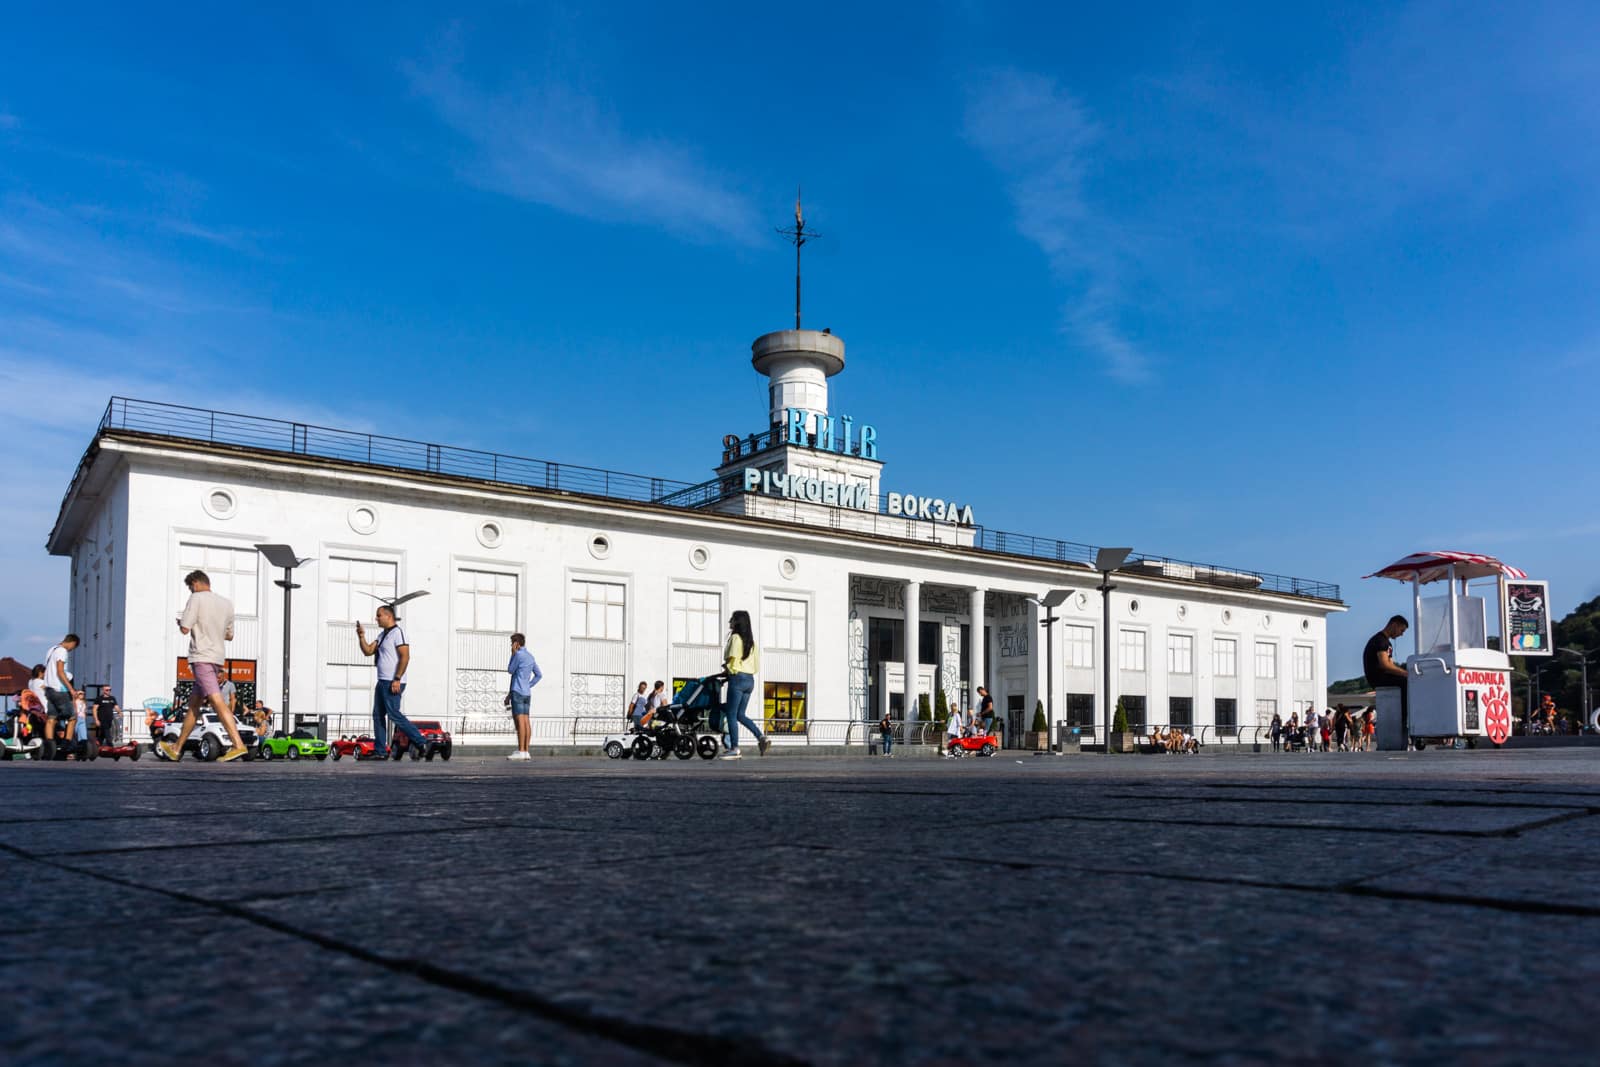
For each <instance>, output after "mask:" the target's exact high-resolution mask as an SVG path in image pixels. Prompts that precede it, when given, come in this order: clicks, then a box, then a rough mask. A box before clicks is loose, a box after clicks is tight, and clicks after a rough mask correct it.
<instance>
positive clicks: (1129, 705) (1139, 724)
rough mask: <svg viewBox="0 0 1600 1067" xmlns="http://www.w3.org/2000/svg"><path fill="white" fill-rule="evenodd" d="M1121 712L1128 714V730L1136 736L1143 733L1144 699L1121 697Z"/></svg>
mask: <svg viewBox="0 0 1600 1067" xmlns="http://www.w3.org/2000/svg"><path fill="white" fill-rule="evenodd" d="M1122 710H1123V711H1125V712H1127V713H1128V729H1130V730H1132V731H1133V732H1134V733H1136V734H1142V733H1144V724H1145V719H1144V697H1136V696H1125V697H1123V698H1122Z"/></svg>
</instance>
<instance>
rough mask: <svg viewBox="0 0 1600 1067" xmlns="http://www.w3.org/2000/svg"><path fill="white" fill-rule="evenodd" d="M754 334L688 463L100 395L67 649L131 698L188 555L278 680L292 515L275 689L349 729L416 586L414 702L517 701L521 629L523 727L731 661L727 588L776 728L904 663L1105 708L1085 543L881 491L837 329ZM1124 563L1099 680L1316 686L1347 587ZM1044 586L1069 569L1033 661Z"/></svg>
mask: <svg viewBox="0 0 1600 1067" xmlns="http://www.w3.org/2000/svg"><path fill="white" fill-rule="evenodd" d="M752 348H753V363H754V365H755V368H756V369H757V370H758V371H760V372H761V373H763V374H765V375H766V376H767V377H768V379H769V392H768V397H769V416H768V418H767V420H766V422H767V428H766V429H764V430H762V431H761V432H760V433H757V434H754V435H751V436H749V437H744V438H733V437H730V438H727V439H725V440H724V442H723V455H722V462H721V464H720V465H719V467H718V468H717V471H716V475H717V476H716V477H715V478H714V479H712V480H711V481H709V482H706V483H703V484H700V485H686V484H684V483H678V482H671V481H667V480H663V479H654V478H644V477H638V476H631V475H621V474H616V473H611V472H605V471H598V470H593V469H589V468H582V467H572V466H568V465H560V464H554V463H545V462H540V461H533V460H527V459H518V458H513V457H506V456H498V455H492V454H489V453H483V452H475V451H469V450H462V449H454V448H449V447H445V446H439V445H430V444H423V443H418V442H410V441H400V440H395V439H392V438H381V437H373V436H369V435H366V434H356V433H348V432H342V431H336V430H327V429H322V428H318V427H312V426H306V425H302V424H298V423H289V422H282V421H278V420H272V419H258V418H252V417H245V416H236V415H227V414H222V413H213V412H209V411H200V410H196V409H189V408H178V407H173V406H170V405H163V404H152V403H146V402H141V401H135V400H123V399H120V398H119V399H114V400H112V401H111V403H110V405H109V407H108V409H107V414H106V417H105V419H104V420H103V422H102V424H101V428H100V431H99V433H98V434H97V435H96V437H95V439H94V441H93V442H92V443H91V444H90V446H89V448H88V451H87V452H86V453H85V455H84V457H83V461H82V463H81V464H80V465H79V467H78V470H77V472H76V474H75V476H74V478H73V480H72V484H71V486H70V487H69V488H68V490H67V493H66V497H65V499H64V500H63V502H62V506H61V512H60V515H59V517H58V519H57V521H56V525H55V528H54V530H53V531H52V532H51V535H50V539H49V549H50V551H51V553H53V554H56V555H62V556H70V557H71V559H72V600H71V620H72V621H71V625H72V629H73V630H75V631H76V632H77V633H78V634H79V635H80V636H81V637H82V639H83V645H82V647H81V648H80V649H79V650H78V651H77V652H76V653H75V671H76V674H77V676H78V678H79V679H80V680H83V681H103V682H108V683H110V684H111V685H113V686H115V688H116V691H117V692H118V693H120V694H121V695H122V698H123V701H124V703H125V704H133V703H137V702H139V701H141V700H143V699H145V698H149V697H158V696H170V695H171V693H172V691H173V688H174V685H175V683H176V681H177V680H178V678H179V672H180V668H181V666H182V664H181V658H182V656H183V653H184V651H185V648H186V644H185V640H186V639H184V638H183V637H182V636H181V635H180V634H179V633H178V631H177V629H176V627H175V626H174V625H173V616H174V615H175V614H176V611H177V609H178V608H179V607H180V606H181V605H182V602H183V599H184V597H185V595H186V594H185V590H184V588H183V585H182V583H181V577H182V576H183V575H184V574H185V573H186V572H187V571H189V570H191V569H193V568H195V567H200V568H202V569H204V570H205V571H207V572H208V573H209V574H210V576H211V579H212V583H213V587H214V588H215V589H216V590H217V591H219V592H221V593H223V594H224V595H226V596H228V597H230V598H231V599H232V600H233V601H234V604H235V606H236V608H237V610H238V615H239V625H238V627H237V630H236V634H235V639H234V641H233V643H232V645H231V646H230V654H231V655H232V656H233V657H235V659H236V661H237V674H238V676H239V677H241V678H243V679H247V680H248V679H250V678H254V679H255V680H256V682H257V683H258V685H259V688H260V693H261V696H262V698H263V699H265V700H266V702H267V703H268V704H269V705H270V706H272V707H274V708H276V707H278V706H279V702H280V699H281V697H280V694H281V692H282V685H283V676H282V663H283V658H284V648H283V643H282V642H283V632H284V627H283V616H282V614H281V613H282V611H283V610H284V601H283V594H282V592H281V591H280V590H279V589H277V588H275V587H274V584H273V583H274V582H275V581H276V580H277V579H280V578H281V577H282V572H280V571H277V570H275V569H273V568H271V567H269V566H268V564H267V563H266V561H265V559H264V558H262V557H261V556H260V554H259V553H258V552H257V550H256V547H255V546H256V545H258V544H261V543H286V544H289V545H291V546H293V547H294V549H295V550H296V551H297V552H298V553H299V554H300V555H302V556H310V557H313V558H314V560H315V562H314V563H311V564H309V565H307V566H305V567H302V568H301V569H299V570H298V571H296V572H295V575H296V579H297V581H298V582H299V583H300V588H299V589H298V591H297V592H296V593H295V595H294V600H293V605H292V611H293V620H292V621H293V626H292V631H291V632H292V638H291V640H292V648H291V649H290V652H291V657H292V658H291V663H292V668H293V672H292V683H293V688H292V692H291V694H290V695H291V698H292V709H293V710H294V711H295V712H296V713H297V714H319V715H326V716H330V717H333V718H332V721H330V723H329V729H330V730H331V731H334V732H347V731H354V730H356V729H359V728H361V727H362V724H364V723H368V722H370V714H369V712H370V708H371V703H372V687H373V684H374V677H375V676H374V671H373V668H372V665H371V661H370V660H367V659H365V658H363V657H362V656H361V654H360V650H359V648H358V646H357V644H356V640H355V632H354V626H353V621H354V620H356V619H362V620H371V618H372V612H373V608H374V606H375V604H376V602H377V600H376V599H375V598H389V597H393V596H395V595H397V594H398V593H403V592H407V591H411V590H427V591H428V592H429V593H430V594H432V595H431V596H429V597H425V598H422V599H420V600H418V601H415V602H412V603H411V604H408V605H406V606H405V607H404V608H402V611H401V614H402V616H404V624H405V626H406V630H407V633H408V635H409V639H410V642H411V646H412V655H413V667H412V669H411V671H410V673H409V675H408V680H409V682H410V686H409V688H408V690H407V694H406V709H407V711H408V713H409V714H410V715H412V716H413V717H420V718H442V719H445V720H447V721H448V725H450V726H451V728H452V729H455V730H457V731H458V732H461V733H464V734H466V735H468V736H469V737H470V736H473V735H480V736H481V735H490V734H497V735H499V734H504V733H505V732H506V731H507V730H508V723H507V719H506V715H505V712H504V711H503V709H502V707H501V698H502V696H503V695H504V693H505V688H506V675H505V666H506V659H507V654H508V645H507V641H506V637H507V635H508V634H509V633H511V632H512V631H513V630H521V631H523V632H525V633H526V634H527V635H528V641H529V646H530V648H531V649H532V650H533V652H534V653H535V655H536V656H537V658H538V661H539V664H540V666H541V668H542V669H543V670H544V672H545V680H544V682H543V684H542V685H541V686H540V687H539V688H538V689H537V690H535V693H534V715H535V719H536V722H537V727H536V733H535V736H536V738H538V739H540V740H541V741H543V742H545V743H552V742H560V741H565V740H578V741H592V740H593V739H594V737H595V736H597V735H598V734H600V733H602V732H604V731H606V730H608V729H612V728H614V727H615V726H616V724H617V722H618V721H619V718H620V715H621V712H622V709H623V705H624V698H625V694H627V693H629V692H631V690H632V688H633V685H634V684H635V683H636V682H638V681H640V680H647V681H652V682H653V681H654V680H656V679H658V678H660V679H686V678H693V677H698V676H701V675H705V674H710V673H713V672H715V671H716V670H718V668H719V664H718V657H719V653H720V646H721V643H722V640H723V636H724V633H725V623H726V620H727V617H728V614H729V612H731V611H733V610H735V609H739V608H744V609H746V610H748V611H749V612H750V614H751V617H752V618H753V619H756V620H758V626H759V630H758V633H757V638H758V640H759V641H760V643H761V645H762V656H763V660H762V675H761V677H760V678H759V679H758V681H759V683H760V688H758V690H757V699H758V700H761V699H763V698H764V706H763V707H760V708H753V709H752V712H753V717H754V713H756V712H761V711H764V712H765V717H766V718H767V719H768V721H769V722H770V723H771V724H772V726H773V727H774V730H775V736H776V739H777V740H778V741H779V742H780V743H793V744H801V743H812V744H817V743H827V744H838V743H841V742H845V741H849V742H851V743H861V742H863V741H864V740H865V739H866V735H867V730H866V728H865V724H866V723H869V722H875V721H876V720H877V718H878V716H879V715H880V714H881V711H882V709H883V708H885V707H887V708H889V709H890V710H891V711H893V713H894V714H895V716H896V717H897V718H898V717H900V716H901V714H902V712H901V710H900V709H901V708H903V707H906V706H911V707H915V706H916V703H915V701H914V700H912V701H907V699H906V696H907V694H906V689H907V684H906V680H907V677H908V675H909V679H910V686H909V688H910V689H911V692H912V694H913V696H914V695H916V694H932V693H935V692H936V691H937V690H942V691H943V692H944V693H945V694H946V695H947V698H948V699H949V701H950V702H951V703H957V702H959V703H960V704H962V705H965V706H970V705H971V704H972V702H973V697H972V693H971V690H972V688H973V687H974V686H975V685H976V684H978V683H979V681H980V680H986V681H987V684H988V687H989V689H990V692H991V693H992V694H993V696H994V698H995V702H996V707H997V709H998V710H999V713H1000V719H1001V722H1002V724H1003V725H1004V726H1005V729H1006V737H1007V739H1008V741H1011V742H1015V741H1018V740H1020V738H1021V734H1022V733H1023V731H1026V730H1029V729H1031V724H1032V719H1033V709H1034V707H1035V704H1036V702H1040V703H1045V702H1048V703H1049V704H1050V705H1051V707H1052V708H1053V712H1054V720H1055V722H1057V723H1069V724H1073V725H1078V726H1081V727H1083V728H1084V731H1085V733H1086V734H1090V735H1092V734H1093V732H1094V728H1095V726H1096V725H1097V724H1099V723H1100V722H1101V721H1102V709H1103V707H1104V705H1103V703H1102V700H1103V696H1104V692H1103V690H1104V683H1103V681H1102V678H1103V672H1102V669H1101V668H1102V666H1103V661H1102V649H1103V648H1104V647H1105V644H1104V634H1103V631H1102V603H1101V594H1100V592H1099V590H1098V586H1099V583H1100V576H1099V575H1098V574H1097V573H1096V572H1095V571H1094V570H1093V569H1092V567H1091V566H1090V565H1089V561H1090V560H1092V559H1093V554H1094V550H1093V549H1091V548H1088V547H1086V546H1082V545H1076V544H1072V543H1070V542H1062V541H1053V540H1046V539H1040V538H1033V537H1024V536H1019V535H1013V534H1004V533H999V532H996V531H994V530H990V529H986V528H983V527H979V526H977V525H976V524H975V523H974V518H975V516H974V515H973V514H972V512H971V510H970V508H968V507H966V506H965V505H964V504H963V503H962V502H960V501H942V500H940V501H936V500H930V499H925V498H922V497H920V496H918V495H916V493H915V490H913V491H912V492H911V493H906V492H904V491H903V490H901V489H900V488H899V487H894V488H895V490H896V491H895V492H893V493H891V492H889V491H888V488H889V487H885V486H883V485H882V484H881V479H880V473H881V470H882V463H881V462H880V461H879V459H878V451H877V450H878V442H877V439H876V432H875V430H874V429H873V427H872V426H870V425H868V424H865V423H863V422H860V421H856V420H853V419H850V418H848V417H845V416H842V415H838V414H835V413H833V412H831V411H830V409H829V406H828V378H829V377H831V376H832V375H834V374H837V373H839V372H840V371H842V370H843V368H844V343H843V342H842V341H841V340H840V339H839V338H837V337H834V336H832V335H830V334H828V333H826V332H817V331H811V330H786V331H781V332H779V333H774V334H768V335H766V336H764V337H761V338H758V339H757V340H756V342H755V343H754V345H753V346H752ZM1114 581H1115V584H1116V589H1115V591H1114V592H1113V593H1112V594H1111V600H1112V603H1111V616H1112V623H1111V627H1112V631H1113V632H1112V640H1111V647H1112V655H1113V656H1114V657H1115V667H1116V670H1115V671H1114V672H1113V677H1112V686H1113V689H1114V696H1116V697H1121V698H1122V699H1123V700H1124V701H1125V704H1126V706H1127V709H1128V711H1129V713H1130V718H1131V719H1133V720H1134V721H1135V722H1143V723H1146V724H1158V723H1168V722H1173V723H1185V724H1191V725H1192V726H1193V727H1194V729H1195V730H1196V732H1198V733H1200V734H1201V736H1202V737H1203V738H1204V739H1205V740H1207V741H1214V740H1222V741H1227V740H1230V739H1233V738H1239V739H1243V740H1249V739H1250V738H1251V737H1252V736H1253V733H1254V729H1253V728H1254V727H1255V726H1256V725H1257V724H1258V723H1265V722H1266V721H1268V720H1270V719H1271V717H1272V714H1273V712H1274V711H1281V712H1283V713H1284V715H1285V717H1287V714H1288V712H1289V711H1291V710H1296V709H1302V708H1304V707H1306V706H1308V705H1309V704H1311V703H1312V702H1314V701H1320V700H1321V699H1322V694H1323V693H1324V692H1325V690H1326V687H1327V681H1328V679H1327V669H1326V650H1327V634H1326V620H1327V616H1328V615H1329V614H1330V613H1331V612H1335V611H1342V610H1344V609H1343V605H1342V604H1341V603H1340V602H1339V599H1338V597H1339V593H1338V589H1337V587H1335V586H1329V585H1323V584H1320V583H1315V582H1307V581H1300V580H1297V579H1287V578H1279V577H1276V576H1270V575H1261V574H1256V573H1253V572H1247V571H1242V570H1235V569H1222V568H1217V567H1207V566H1202V565H1197V564H1190V563H1176V562H1172V561H1169V560H1158V559H1144V558H1141V557H1138V556H1136V557H1135V558H1134V561H1133V562H1132V563H1130V565H1129V566H1128V567H1127V568H1126V569H1125V570H1123V571H1121V572H1119V573H1118V574H1116V575H1115V577H1114ZM1051 591H1060V592H1059V593H1058V594H1057V597H1056V598H1055V599H1061V598H1064V599H1061V603H1060V605H1059V606H1058V607H1056V608H1055V609H1054V611H1055V615H1056V617H1057V621H1056V623H1055V624H1054V626H1053V627H1052V634H1051V636H1050V638H1049V644H1050V646H1051V652H1052V655H1053V659H1054V662H1053V664H1052V665H1051V667H1050V669H1048V670H1047V664H1046V657H1045V655H1044V654H1043V648H1042V646H1043V645H1044V643H1045V637H1044V631H1043V629H1042V628H1041V621H1042V618H1043V612H1044V609H1043V608H1041V606H1040V603H1039V600H1040V599H1041V598H1044V597H1045V596H1046V594H1048V593H1049V592H1051ZM980 621H981V626H975V623H978V622H980ZM908 667H910V668H911V669H910V670H908V669H907V668H908ZM1047 676H1048V678H1049V679H1050V680H1051V682H1053V688H1054V693H1053V694H1049V693H1047V692H1046V687H1047V681H1046V679H1047ZM913 717H914V716H913Z"/></svg>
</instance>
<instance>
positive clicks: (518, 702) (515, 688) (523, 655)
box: [506, 634, 544, 760]
mask: <svg viewBox="0 0 1600 1067" xmlns="http://www.w3.org/2000/svg"><path fill="white" fill-rule="evenodd" d="M506 673H507V674H509V675H511V690H510V692H508V693H506V707H508V708H510V709H511V721H512V723H514V724H515V725H516V728H517V750H516V751H515V752H513V753H511V755H509V756H507V757H506V759H510V760H525V759H531V758H532V757H531V756H529V755H528V740H529V738H530V736H531V735H532V733H533V731H532V729H531V728H530V727H529V725H528V708H529V706H530V704H531V703H532V698H533V687H534V686H536V685H538V684H539V681H540V679H542V678H543V677H544V672H543V671H541V670H539V664H538V663H536V662H534V658H533V653H532V652H529V651H528V639H527V638H526V637H524V636H523V635H522V634H512V635H511V662H510V663H508V664H506Z"/></svg>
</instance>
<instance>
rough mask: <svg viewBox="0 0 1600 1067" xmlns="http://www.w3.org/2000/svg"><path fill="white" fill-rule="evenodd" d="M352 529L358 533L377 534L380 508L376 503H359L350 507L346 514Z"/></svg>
mask: <svg viewBox="0 0 1600 1067" xmlns="http://www.w3.org/2000/svg"><path fill="white" fill-rule="evenodd" d="M346 518H347V519H348V520H349V523H350V529H352V530H354V531H355V532H356V533H358V534H375V533H377V532H378V508H377V506H376V505H374V504H357V505H355V506H354V507H352V508H351V509H350V513H349V515H347V516H346Z"/></svg>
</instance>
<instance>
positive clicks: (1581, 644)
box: [1511, 597, 1600, 719]
mask: <svg viewBox="0 0 1600 1067" xmlns="http://www.w3.org/2000/svg"><path fill="white" fill-rule="evenodd" d="M1555 644H1556V647H1557V648H1570V649H1572V650H1573V651H1575V652H1582V653H1585V654H1586V655H1588V657H1589V703H1590V704H1600V699H1597V694H1600V597H1595V598H1594V599H1593V600H1589V601H1585V602H1584V603H1582V604H1579V605H1578V606H1577V607H1575V608H1573V609H1572V610H1571V611H1570V612H1568V613H1567V616H1566V618H1564V619H1560V620H1558V621H1557V622H1556V624H1555ZM1511 665H1512V666H1513V667H1515V668H1517V669H1518V670H1520V671H1524V672H1534V671H1537V672H1538V684H1537V685H1536V686H1535V687H1534V691H1535V692H1537V693H1549V694H1550V695H1551V696H1553V697H1555V700H1556V707H1558V708H1560V709H1561V710H1562V711H1566V712H1571V713H1572V714H1574V715H1576V714H1578V713H1579V711H1580V710H1581V711H1582V712H1583V717H1584V718H1585V719H1587V718H1588V713H1589V712H1590V711H1592V710H1593V708H1584V707H1583V667H1582V665H1581V664H1579V662H1578V660H1577V658H1576V657H1574V656H1565V655H1562V654H1560V653H1557V654H1556V655H1554V656H1513V657H1512V658H1511ZM1517 688H1518V689H1519V690H1521V691H1522V693H1526V692H1527V682H1526V681H1522V682H1521V684H1520V685H1519V686H1518V687H1517ZM1535 699H1536V700H1537V697H1536V698H1535Z"/></svg>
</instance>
